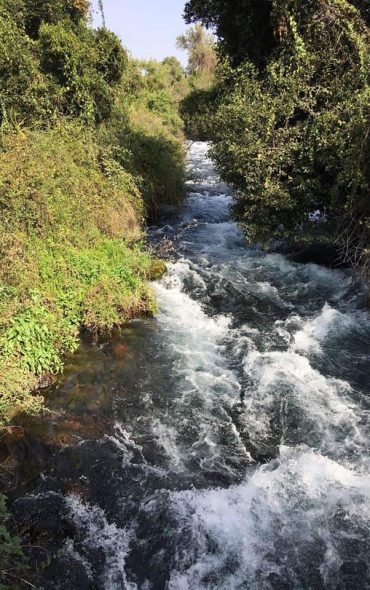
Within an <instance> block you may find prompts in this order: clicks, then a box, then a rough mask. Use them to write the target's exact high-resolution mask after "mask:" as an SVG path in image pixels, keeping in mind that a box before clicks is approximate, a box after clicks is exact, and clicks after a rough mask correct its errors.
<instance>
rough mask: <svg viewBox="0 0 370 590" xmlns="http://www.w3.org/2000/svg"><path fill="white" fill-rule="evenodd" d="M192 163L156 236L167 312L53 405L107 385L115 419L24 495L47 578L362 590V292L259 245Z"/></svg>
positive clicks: (368, 562) (366, 483)
mask: <svg viewBox="0 0 370 590" xmlns="http://www.w3.org/2000/svg"><path fill="white" fill-rule="evenodd" d="M188 168H189V173H190V174H191V177H192V179H191V180H189V181H188V197H187V200H186V203H185V206H184V208H183V210H182V211H181V212H180V213H179V212H177V213H173V214H169V215H168V218H167V219H166V221H165V224H163V225H161V226H160V227H159V226H158V227H153V228H151V230H150V237H151V240H152V242H153V243H159V242H161V240H163V239H170V240H172V242H173V246H174V251H173V253H172V255H171V257H172V261H171V262H170V263H169V265H168V273H167V274H166V275H165V276H164V278H163V279H162V280H161V281H159V282H158V283H156V284H155V285H154V288H155V291H156V293H157V298H158V304H159V310H158V314H157V316H156V318H155V319H145V320H142V321H137V322H133V323H132V324H131V325H130V326H128V327H127V328H126V330H123V331H122V335H121V336H120V338H121V340H120V343H119V346H120V347H121V348H119V346H118V345H117V346H115V347H113V348H112V346H110V345H109V344H107V346H100V347H99V346H95V347H93V346H91V345H89V346H88V345H86V346H85V349H84V350H83V352H81V351H80V353H78V354H80V355H81V354H83V358H84V359H86V358H87V357H89V358H90V361H89V363H90V364H88V365H87V363H86V366H85V371H84V366H81V364H80V366H72V367H71V368H70V369H68V370H67V371H66V374H65V377H64V378H63V381H62V383H61V384H60V385H59V388H58V391H56V392H55V394H54V395H59V396H60V400H61V401H60V404H61V407H62V406H63V391H65V390H66V389H67V388H69V389H71V388H77V387H78V388H79V390H80V391H81V390H83V389H84V387H86V388H88V389H89V395H90V396H91V397H92V400H94V395H95V394H96V392H97V391H98V392H99V395H100V399H102V398H103V399H104V404H105V405H104V412H101V410H97V409H96V408H95V409H94V407H93V406H91V405H90V406H89V410H88V411H86V412H85V414H86V413H89V412H90V414H89V415H90V416H91V420H92V421H93V422H94V421H96V422H99V425H100V429H101V430H102V431H101V432H99V436H97V435H95V436H86V437H82V438H81V437H79V438H77V437H76V442H75V443H74V444H69V446H66V447H65V448H63V449H62V450H61V451H59V452H55V453H54V455H53V456H52V457H51V458H50V460H49V462H48V463H47V466H46V467H45V468H44V469H43V472H42V473H41V475H40V476H39V477H37V478H35V479H34V480H33V481H32V483H31V484H28V486H26V487H25V488H24V489H23V488H22V491H21V492H19V493H18V494H16V496H15V498H14V499H13V505H12V510H13V511H14V513H15V515H16V518H17V519H18V521H19V522H21V521H23V522H24V521H26V520H27V521H28V522H31V524H32V527H31V528H32V530H33V533H32V534H33V541H34V542H35V544H38V545H39V544H40V538H42V535H43V534H44V532H45V531H46V533H45V534H46V535H47V538H48V539H50V543H49V544H50V546H52V547H53V552H54V553H55V557H54V558H53V559H52V560H51V563H50V564H49V565H48V566H47V568H46V570H45V572H44V573H43V574H41V580H40V581H39V582H38V587H40V588H44V589H45V590H52V589H53V590H54V589H57V588H60V589H62V590H85V589H86V590H88V589H99V590H100V589H102V590H206V589H207V590H242V589H243V590H293V589H294V590H306V589H307V590H308V589H310V590H320V589H333V590H334V589H335V590H347V589H348V590H349V589H351V590H357V589H358V590H366V589H368V588H370V462H369V442H370V397H369V390H370V379H369V377H370V346H369V344H370V315H369V312H368V311H367V310H366V308H365V292H364V290H363V287H362V286H361V284H359V283H358V282H356V281H355V279H354V278H353V276H352V274H351V273H350V272H348V271H346V270H342V269H340V270H339V269H338V270H332V269H327V268H324V267H321V266H317V265H314V264H298V263H293V262H291V261H289V260H288V259H287V258H286V257H284V256H283V255H281V254H279V253H265V252H263V251H262V250H260V249H259V248H257V247H256V248H252V247H247V245H246V243H245V239H244V236H243V233H242V232H241V231H240V229H239V228H238V226H237V224H236V223H235V222H234V221H232V219H231V215H230V210H229V209H230V205H231V203H232V195H231V193H230V191H229V190H228V188H227V187H226V186H224V185H223V184H222V183H220V181H219V179H218V178H217V177H216V175H215V173H214V171H213V169H212V164H211V162H210V161H209V160H208V158H207V144H204V143H194V144H192V145H191V146H190V147H189V156H188ZM117 347H118V348H117ZM93 349H94V350H93ZM117 350H118V351H121V352H122V351H124V355H123V357H124V359H123V360H122V355H120V354H117ZM78 358H79V357H78V355H77V359H78ZM80 358H81V357H80ZM91 359H92V360H91ZM102 392H103V394H102ZM99 411H100V412H101V413H99ZM102 414H104V416H103V415H102ZM85 417H86V415H85ZM36 541H37V543H36ZM30 542H31V543H32V539H31V541H30ZM48 542H49V541H48ZM35 551H37V550H36V549H35ZM33 559H34V563H36V562H37V563H38V564H40V563H41V562H42V561H43V558H42V553H41V552H40V553H39V554H35V553H34V557H33Z"/></svg>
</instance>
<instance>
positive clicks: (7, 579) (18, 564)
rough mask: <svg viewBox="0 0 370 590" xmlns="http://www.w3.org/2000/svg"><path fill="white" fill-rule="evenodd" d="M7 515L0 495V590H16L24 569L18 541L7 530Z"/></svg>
mask: <svg viewBox="0 0 370 590" xmlns="http://www.w3.org/2000/svg"><path fill="white" fill-rule="evenodd" d="M8 520H9V514H8V512H7V509H6V498H5V496H3V495H0V588H1V589H3V590H16V589H17V588H18V587H19V586H18V585H17V584H15V583H14V582H15V581H17V580H18V575H17V574H18V572H19V571H24V570H25V568H26V560H25V557H24V555H23V551H22V547H21V542H20V539H19V538H18V537H17V536H16V535H12V534H11V533H10V532H9V528H8V526H7V525H8Z"/></svg>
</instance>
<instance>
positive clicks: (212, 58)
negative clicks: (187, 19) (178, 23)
mask: <svg viewBox="0 0 370 590" xmlns="http://www.w3.org/2000/svg"><path fill="white" fill-rule="evenodd" d="M177 47H179V48H180V49H185V50H186V51H187V52H188V55H189V58H188V72H189V74H190V75H192V76H207V77H212V76H213V73H214V71H215V68H216V63H217V57H216V52H215V40H214V37H213V35H211V34H209V33H207V32H206V31H205V29H204V27H203V26H202V25H201V24H199V23H197V24H196V25H195V26H194V27H191V28H190V29H189V30H188V31H186V33H184V34H183V35H180V36H179V37H177Z"/></svg>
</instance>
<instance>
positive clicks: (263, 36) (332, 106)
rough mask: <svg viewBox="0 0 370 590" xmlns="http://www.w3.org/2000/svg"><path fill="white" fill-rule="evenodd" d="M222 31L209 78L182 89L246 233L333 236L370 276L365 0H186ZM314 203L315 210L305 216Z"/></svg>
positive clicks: (186, 109) (193, 12) (264, 237)
mask: <svg viewBox="0 0 370 590" xmlns="http://www.w3.org/2000/svg"><path fill="white" fill-rule="evenodd" d="M185 14H186V17H187V19H188V21H189V22H196V21H198V20H200V21H201V22H202V23H203V24H204V25H205V26H212V27H213V28H214V29H215V31H216V34H217V36H218V38H219V44H218V54H219V64H218V68H217V73H216V84H215V85H214V87H213V88H212V89H210V90H207V91H205V92H200V91H197V92H194V93H192V94H191V95H189V96H188V97H186V98H185V100H184V101H183V104H182V112H183V115H184V120H185V123H186V127H187V132H188V133H189V134H190V135H191V136H192V137H194V136H196V135H198V136H201V137H207V138H210V139H212V140H213V142H214V144H213V148H212V156H213V158H214V160H215V163H216V166H217V169H218V171H219V173H220V174H221V176H222V177H223V178H224V179H225V180H226V181H227V182H229V183H230V184H231V185H233V186H234V187H235V189H236V208H235V211H236V215H237V218H238V219H239V220H240V222H241V223H242V225H243V226H244V228H245V230H246V233H247V236H248V238H249V239H250V240H251V241H253V242H256V241H260V242H262V243H264V244H268V243H269V241H270V240H271V238H274V237H276V238H289V239H292V238H293V239H299V240H309V241H312V240H315V241H321V242H327V243H329V242H330V243H335V244H336V245H337V247H338V249H339V250H340V251H341V253H342V258H343V259H345V260H346V261H348V262H351V263H352V264H353V265H355V266H359V267H360V269H361V270H362V271H363V272H364V273H366V274H367V276H370V200H369V194H370V193H369V186H370V176H369V171H370V157H369V154H370V133H369V129H370V107H369V105H370V91H369V74H370V67H369V66H370V49H369V48H370V45H369V22H370V21H369V9H368V3H366V2H362V1H361V0H353V1H352V2H350V1H349V0H310V1H309V2H307V1H304V0H273V1H270V0H238V1H237V2H234V1H233V2H231V1H227V2H220V1H219V0H211V1H208V2H204V1H202V0H191V1H190V2H188V3H187V5H186V10H185ZM315 212H320V214H319V219H320V221H319V222H317V221H314V220H313V218H314V217H315V216H314V215H312V214H313V213H315Z"/></svg>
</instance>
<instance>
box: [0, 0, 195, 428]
mask: <svg viewBox="0 0 370 590" xmlns="http://www.w3.org/2000/svg"><path fill="white" fill-rule="evenodd" d="M88 9H89V6H88V2H87V1H86V0H68V2H66V1H65V0H32V1H31V0H0V78H1V85H0V235H1V237H0V254H1V265H0V425H1V424H4V423H5V422H6V421H7V420H9V418H11V417H12V416H13V415H14V414H15V413H16V412H18V411H19V410H23V411H24V410H25V411H28V412H37V411H39V410H40V409H41V408H42V397H41V396H40V395H34V394H31V393H30V392H31V391H32V390H34V389H35V388H36V387H37V386H39V385H42V384H47V383H49V382H50V381H51V380H52V379H53V377H54V375H55V374H56V373H58V372H60V371H61V370H62V368H63V361H64V358H65V356H66V355H67V354H69V353H71V352H73V351H74V350H75V349H76V347H77V346H78V341H79V340H78V338H79V331H80V329H81V327H85V328H87V329H89V330H91V331H93V332H94V333H96V334H98V333H100V332H106V331H110V330H111V329H112V328H113V327H114V326H116V325H118V324H121V323H123V322H125V321H127V320H128V319H130V318H132V317H134V316H138V315H140V314H146V313H152V312H153V311H154V309H155V302H154V300H153V295H152V292H151V289H150V286H149V284H148V280H149V279H151V278H157V277H158V276H160V274H161V273H163V270H164V268H163V266H164V265H163V263H161V262H159V261H156V260H153V259H152V258H151V257H150V255H149V253H148V252H147V251H146V250H145V244H144V237H145V236H144V234H143V222H144V221H145V219H148V218H149V217H152V216H154V215H156V214H157V213H158V211H159V210H160V208H161V207H162V206H164V205H168V204H176V203H178V202H180V200H181V199H182V197H183V191H184V148H183V135H182V121H181V119H180V117H179V115H178V104H179V102H180V100H181V99H182V98H183V97H184V96H185V94H186V93H187V92H188V90H189V84H188V82H187V80H186V77H185V73H184V71H183V69H182V67H181V65H180V64H179V62H178V61H177V60H176V59H175V58H167V59H166V60H164V61H163V63H158V62H149V63H143V62H138V61H134V60H132V59H129V58H128V55H127V53H126V51H125V49H124V48H123V47H122V45H121V43H120V41H119V39H118V38H117V37H116V36H115V35H114V34H113V33H111V32H110V31H108V30H107V29H106V28H105V27H103V28H101V29H99V30H93V29H92V28H90V26H89V20H88Z"/></svg>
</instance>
